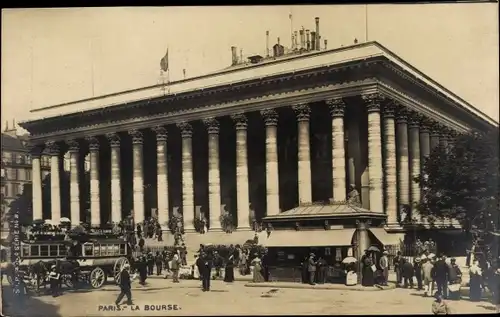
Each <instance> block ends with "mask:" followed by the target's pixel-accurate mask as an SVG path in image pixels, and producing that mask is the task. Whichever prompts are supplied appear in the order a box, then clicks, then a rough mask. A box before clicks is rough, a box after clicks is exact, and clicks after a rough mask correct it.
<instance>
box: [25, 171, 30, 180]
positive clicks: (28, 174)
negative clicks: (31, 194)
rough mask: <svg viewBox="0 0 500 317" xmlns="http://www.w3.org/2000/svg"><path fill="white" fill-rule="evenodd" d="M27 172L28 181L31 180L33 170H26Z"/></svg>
mask: <svg viewBox="0 0 500 317" xmlns="http://www.w3.org/2000/svg"><path fill="white" fill-rule="evenodd" d="M25 173H26V179H25V180H27V181H31V170H28V169H27V170H25Z"/></svg>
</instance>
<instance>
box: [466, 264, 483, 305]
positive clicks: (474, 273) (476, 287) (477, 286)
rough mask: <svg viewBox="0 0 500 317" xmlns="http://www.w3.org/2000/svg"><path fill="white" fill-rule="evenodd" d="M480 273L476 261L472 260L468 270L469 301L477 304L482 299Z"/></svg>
mask: <svg viewBox="0 0 500 317" xmlns="http://www.w3.org/2000/svg"><path fill="white" fill-rule="evenodd" d="M482 275H483V273H482V271H481V268H480V267H479V263H478V261H477V260H474V262H473V263H472V266H471V267H470V269H469V277H470V281H469V299H470V300H471V301H474V302H477V301H480V300H481V297H482V289H481V286H482V281H481V280H482Z"/></svg>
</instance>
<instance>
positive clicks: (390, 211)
mask: <svg viewBox="0 0 500 317" xmlns="http://www.w3.org/2000/svg"><path fill="white" fill-rule="evenodd" d="M394 111H395V104H394V102H389V103H387V104H386V105H385V107H384V134H385V149H384V150H385V181H386V196H385V199H386V205H385V208H386V214H387V225H388V226H392V227H398V226H399V223H398V186H397V169H396V124H395V122H394Z"/></svg>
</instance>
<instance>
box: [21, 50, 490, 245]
mask: <svg viewBox="0 0 500 317" xmlns="http://www.w3.org/2000/svg"><path fill="white" fill-rule="evenodd" d="M163 91H164V90H163ZM168 91H169V92H168V93H164V92H162V89H161V87H160V86H152V87H146V88H140V89H136V90H131V91H126V92H122V93H117V94H112V95H107V96H102V97H98V98H92V99H86V100H81V101H75V102H71V103H67V104H62V105H56V106H51V107H46V108H41V109H36V110H33V111H32V115H33V116H34V117H33V118H31V119H30V120H29V121H26V122H24V123H22V124H21V126H22V127H24V128H25V129H27V130H28V131H29V132H30V134H31V137H30V141H31V152H30V153H31V164H32V180H33V208H34V217H35V218H38V217H39V218H41V215H42V189H41V180H42V169H43V168H42V167H43V163H42V160H41V159H40V155H41V153H42V152H43V151H46V152H47V153H49V155H50V166H51V174H50V175H51V176H50V177H51V217H52V219H53V220H56V221H57V220H58V219H59V218H60V217H63V216H64V217H69V218H70V219H71V221H72V222H73V223H74V224H78V223H79V222H80V220H81V218H82V217H83V215H84V210H82V206H83V202H84V201H85V200H90V213H91V217H90V218H91V223H92V224H94V225H99V224H101V223H105V222H110V221H112V222H115V221H119V220H121V219H122V218H123V217H125V216H126V215H127V214H129V213H131V214H132V215H133V217H134V219H135V221H136V222H141V221H143V220H144V219H145V218H147V217H149V216H150V215H151V210H152V209H157V211H158V217H159V220H160V223H161V224H165V223H166V222H167V221H168V219H169V217H170V216H171V215H172V213H173V212H174V211H179V212H180V213H182V215H183V219H184V227H185V229H186V231H188V232H189V231H193V230H194V218H195V217H198V216H199V215H200V213H203V214H204V215H205V217H206V218H207V219H208V222H209V228H210V230H211V231H217V230H220V229H221V222H220V215H221V213H223V212H224V211H228V212H230V213H232V214H233V215H234V217H235V222H236V226H237V230H238V231H242V230H248V229H250V227H251V225H252V222H253V220H254V219H257V220H261V219H264V221H266V220H268V221H270V222H273V221H275V222H276V221H278V220H279V218H280V215H284V216H286V217H290V216H291V217H292V218H291V219H293V221H294V222H300V221H301V220H300V219H306V220H311V219H313V220H314V219H322V221H323V220H325V221H332V222H335V223H336V224H337V225H338V226H343V225H342V223H343V220H342V219H345V218H346V217H347V218H349V219H351V220H353V225H354V223H357V226H358V227H359V228H365V227H366V225H367V223H371V226H375V227H378V228H385V232H401V228H402V222H403V221H404V219H403V218H406V217H407V216H409V217H411V218H412V219H414V221H416V222H418V223H425V221H426V220H425V219H423V218H422V217H420V216H419V215H418V212H417V211H416V210H415V208H412V206H413V205H414V203H415V202H418V201H419V200H420V199H421V190H422V189H421V188H420V187H419V185H418V184H417V183H416V182H414V181H413V179H414V177H416V176H418V175H419V174H420V171H421V166H422V162H423V160H424V159H425V157H426V156H428V155H429V153H430V152H431V151H432V149H433V148H434V147H438V146H442V147H446V146H449V145H452V143H453V139H454V137H455V136H456V135H457V134H459V133H465V132H467V131H470V130H471V129H478V130H484V129H487V128H489V127H491V126H492V125H496V123H495V122H494V121H493V120H492V119H490V118H489V117H487V116H486V115H484V114H483V113H481V112H480V111H478V110H477V109H475V108H474V107H472V106H471V105H470V104H468V103H467V102H465V101H464V100H462V99H461V98H460V97H458V96H456V95H455V94H453V93H451V92H450V91H448V90H447V89H446V88H444V87H442V86H441V85H439V84H438V83H436V82H435V81H433V80H432V79H430V78H429V77H427V76H426V75H425V74H423V73H421V72H420V71H418V70H417V69H415V68H414V67H413V66H411V65H409V64H408V63H406V62H405V61H404V60H402V59H401V58H399V57H398V56H396V55H395V54H394V53H392V52H391V51H390V50H388V49H387V48H385V47H384V46H382V45H381V44H379V43H377V42H369V43H363V44H356V45H353V46H349V47H342V48H338V49H332V50H323V51H321V50H312V51H307V52H302V53H301V54H293V55H287V56H278V57H274V58H268V59H263V60H261V61H258V62H256V63H255V64H250V65H246V66H234V67H231V68H229V69H226V70H223V71H220V72H216V73H213V74H209V75H205V76H200V77H196V78H190V79H185V80H180V81H176V82H172V83H170V84H169V87H168ZM64 155H69V161H70V175H71V181H70V195H69V196H70V210H61V188H60V181H59V177H60V176H59V175H60V173H61V170H62V163H61V162H62V158H63V156H64ZM85 157H88V158H89V164H90V193H89V195H88V197H82V193H83V191H82V186H83V185H82V182H83V181H82V174H83V171H84V166H83V161H84V158H85ZM353 197H357V198H355V199H354V198H353ZM351 198H353V199H354V200H356V202H353V201H350V199H351ZM354 205H355V206H354ZM311 206H323V207H322V208H320V209H321V210H322V211H321V212H320V211H318V212H320V213H322V214H315V213H316V211H310V212H309V211H307V212H305V211H297V212H295V215H294V212H291V211H292V210H297V208H306V207H307V208H309V209H308V210H313V209H314V208H312V209H311V208H310V207H311ZM325 208H326V209H325ZM316 209H318V208H316ZM306 214H307V215H306ZM304 215H305V216H304ZM286 217H284V218H283V219H285V218H286ZM351 235H352V232H351ZM365 238H366V237H365V236H363V237H360V238H359V241H365V240H366V239H365ZM360 243H361V242H360ZM367 243H368V242H366V241H365V242H362V244H364V245H366V244H367Z"/></svg>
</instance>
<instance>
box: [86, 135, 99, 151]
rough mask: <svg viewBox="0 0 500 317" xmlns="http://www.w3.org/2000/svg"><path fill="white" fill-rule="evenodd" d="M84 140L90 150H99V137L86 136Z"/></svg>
mask: <svg viewBox="0 0 500 317" xmlns="http://www.w3.org/2000/svg"><path fill="white" fill-rule="evenodd" d="M85 140H86V141H87V143H88V144H89V150H90V151H99V139H98V138H97V137H96V136H87V137H85Z"/></svg>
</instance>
